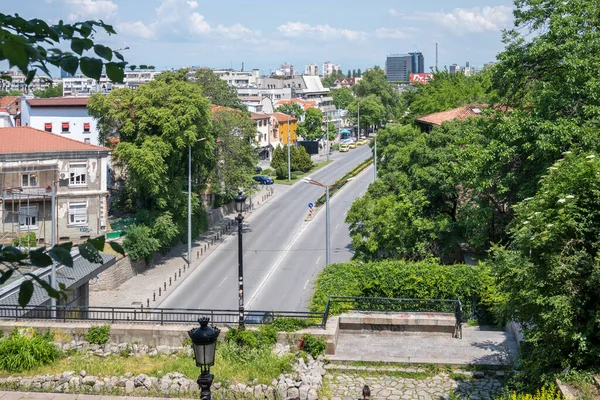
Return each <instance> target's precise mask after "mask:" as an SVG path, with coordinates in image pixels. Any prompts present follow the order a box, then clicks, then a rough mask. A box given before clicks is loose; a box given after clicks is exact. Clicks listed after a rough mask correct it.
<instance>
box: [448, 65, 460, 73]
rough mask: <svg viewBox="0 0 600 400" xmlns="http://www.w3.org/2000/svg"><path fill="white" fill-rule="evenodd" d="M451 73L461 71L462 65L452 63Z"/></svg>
mask: <svg viewBox="0 0 600 400" xmlns="http://www.w3.org/2000/svg"><path fill="white" fill-rule="evenodd" d="M449 71H450V73H451V74H454V73H457V72H460V66H459V65H458V64H452V65H451V66H450V68H449Z"/></svg>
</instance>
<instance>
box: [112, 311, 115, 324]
mask: <svg viewBox="0 0 600 400" xmlns="http://www.w3.org/2000/svg"><path fill="white" fill-rule="evenodd" d="M111 321H112V322H115V308H114V307H113V308H112V319H111Z"/></svg>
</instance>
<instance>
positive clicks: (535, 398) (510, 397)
mask: <svg viewBox="0 0 600 400" xmlns="http://www.w3.org/2000/svg"><path fill="white" fill-rule="evenodd" d="M562 398H563V397H562V395H561V394H560V392H559V391H558V389H557V388H556V386H550V387H543V388H541V389H540V390H538V391H537V392H536V393H535V394H522V393H515V392H512V393H507V394H505V395H504V396H502V397H501V398H500V399H502V400H562Z"/></svg>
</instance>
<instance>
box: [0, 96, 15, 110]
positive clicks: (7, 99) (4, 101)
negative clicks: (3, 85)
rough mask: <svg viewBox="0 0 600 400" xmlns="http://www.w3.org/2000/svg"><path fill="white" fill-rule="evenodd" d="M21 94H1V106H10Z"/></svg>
mask: <svg viewBox="0 0 600 400" xmlns="http://www.w3.org/2000/svg"><path fill="white" fill-rule="evenodd" d="M18 98H19V96H1V97H0V108H6V107H8V106H10V105H11V104H12V103H13V102H14V101H15V100H17V99H18Z"/></svg>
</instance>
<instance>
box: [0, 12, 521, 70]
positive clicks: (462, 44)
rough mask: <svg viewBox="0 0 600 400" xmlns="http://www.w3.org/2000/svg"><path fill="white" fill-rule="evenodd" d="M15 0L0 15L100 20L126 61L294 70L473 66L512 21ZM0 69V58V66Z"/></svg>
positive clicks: (489, 55) (497, 46) (488, 57)
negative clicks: (397, 63) (404, 59)
mask: <svg viewBox="0 0 600 400" xmlns="http://www.w3.org/2000/svg"><path fill="white" fill-rule="evenodd" d="M482 3H484V2H482V1H474V0H455V1H451V2H448V1H440V0H429V1H400V0H395V1H393V0H371V1H364V0H363V1H355V0H320V1H315V0H303V1H279V2H275V1H267V0H254V1H247V0H225V1H214V0H213V1H210V2H208V1H202V0H22V1H20V2H17V1H3V2H2V3H1V4H0V12H2V13H8V14H13V13H19V14H20V15H21V16H23V17H25V18H42V19H44V20H46V21H49V22H57V21H58V20H60V19H63V20H65V21H68V22H73V21H78V20H83V19H103V20H104V21H105V22H107V23H110V24H112V25H113V26H114V27H115V29H116V30H117V33H118V35H117V36H111V37H106V36H103V35H99V36H98V37H97V39H99V41H100V42H102V43H104V44H108V45H110V46H111V47H113V48H122V47H126V46H128V47H129V48H130V49H129V50H127V51H124V52H123V55H124V56H125V57H126V59H127V61H129V62H130V63H131V64H137V65H139V64H148V65H155V66H156V67H157V68H158V69H166V68H179V67H184V66H192V65H194V66H208V67H214V68H229V67H233V68H236V69H239V68H240V67H241V64H242V62H244V65H245V69H252V68H259V69H260V70H261V72H263V73H267V72H269V70H270V69H273V68H278V67H279V65H280V64H281V63H283V62H285V61H289V62H291V63H292V64H293V65H294V66H295V68H296V69H300V70H302V71H303V70H304V65H305V64H308V63H316V64H318V65H319V69H320V66H321V65H322V64H323V62H325V61H331V62H335V63H337V64H341V67H342V70H343V71H344V72H346V71H347V70H348V69H355V68H362V69H365V68H367V67H372V66H373V65H380V66H383V65H384V64H385V57H386V55H387V54H393V53H408V52H412V51H415V50H416V49H418V50H419V51H421V52H422V53H423V55H424V56H425V68H426V70H428V69H429V67H431V66H434V65H435V43H436V42H437V43H439V66H440V68H443V67H444V66H445V65H450V64H454V63H457V64H459V65H464V64H465V62H466V61H469V62H470V63H471V65H472V66H481V65H483V64H484V63H486V62H489V61H493V60H494V59H495V58H496V54H498V52H500V51H501V50H502V49H503V44H502V42H501V30H502V29H503V28H510V27H511V26H512V8H513V4H512V1H511V0H486V1H485V3H486V4H485V5H482ZM0 66H2V67H4V68H5V67H6V65H1V64H0Z"/></svg>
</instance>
